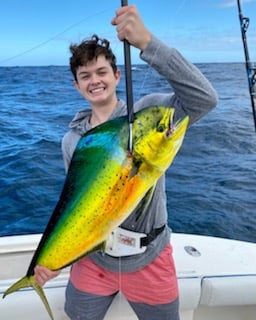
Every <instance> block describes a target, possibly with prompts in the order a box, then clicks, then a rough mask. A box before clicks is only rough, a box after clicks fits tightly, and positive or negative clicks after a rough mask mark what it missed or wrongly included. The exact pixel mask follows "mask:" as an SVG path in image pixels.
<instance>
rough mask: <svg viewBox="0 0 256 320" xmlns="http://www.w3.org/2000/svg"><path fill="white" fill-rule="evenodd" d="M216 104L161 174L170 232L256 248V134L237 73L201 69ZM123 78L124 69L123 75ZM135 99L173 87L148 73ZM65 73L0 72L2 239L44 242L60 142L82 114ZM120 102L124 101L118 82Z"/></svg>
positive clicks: (232, 68) (140, 78)
mask: <svg viewBox="0 0 256 320" xmlns="http://www.w3.org/2000/svg"><path fill="white" fill-rule="evenodd" d="M197 66H198V67H199V69H200V70H201V71H202V72H203V73H204V74H205V75H206V76H207V77H208V79H209V80H210V81H211V82H212V84H213V86H214V87H215V89H216V90H217V92H218V95H219V104H218V106H217V108H216V109H215V110H214V111H212V112H211V113H209V114H208V115H207V116H206V117H205V118H203V119H202V120H201V121H200V122H198V123H197V124H195V125H194V126H192V127H191V128H190V129H189V130H188V132H187V135H186V138H185V141H184V144H183V147H182V149H181V151H180V152H179V154H178V155H177V157H176V158H175V161H174V163H173V164H172V166H171V167H170V168H169V169H168V171H167V195H168V212H169V225H170V227H171V228H172V229H173V231H174V232H179V233H180V232H182V233H193V234H203V235H212V236H217V237H225V238H232V239H239V240H246V241H252V242H255V241H256V187H255V186H256V133H255V129H254V124H253V117H252V110H251V105H250V97H249V91H248V82H247V77H246V71H245V66H244V64H243V63H234V64H231V63H230V64H225V63H220V64H215V63H211V64H198V65H197ZM121 68H122V67H121ZM133 79H134V84H133V91H134V99H138V98H139V97H140V96H142V95H145V94H147V93H152V92H168V90H169V86H168V84H167V83H166V81H165V80H164V79H162V78H161V77H160V76H159V75H158V74H157V73H156V72H154V71H153V70H152V69H150V68H149V67H148V66H146V65H138V66H136V68H134V71H133ZM72 81H73V79H72V77H71V73H70V71H69V68H68V67H67V66H48V67H1V68H0V95H1V99H0V108H1V122H0V133H1V134H0V236H5V235H11V234H30V233H37V232H42V231H43V230H44V228H45V226H46V223H47V221H48V219H49V217H50V215H51V213H52V211H53V209H54V207H55V204H56V202H57V201H58V198H59V195H60V192H61V190H62V186H63V182H64V178H65V172H64V167H63V161H62V154H61V147H60V143H61V138H62V136H63V135H64V133H65V132H66V131H67V130H68V124H69V122H70V121H71V119H72V118H73V116H74V114H75V113H76V112H77V111H78V110H80V109H83V108H87V107H88V105H87V104H86V102H85V101H84V100H83V98H82V97H81V96H80V95H79V93H78V92H77V91H76V90H75V89H74V87H73V85H72ZM118 96H119V97H120V98H123V99H126V96H125V81H124V77H123V79H122V81H121V83H120V85H119V89H118Z"/></svg>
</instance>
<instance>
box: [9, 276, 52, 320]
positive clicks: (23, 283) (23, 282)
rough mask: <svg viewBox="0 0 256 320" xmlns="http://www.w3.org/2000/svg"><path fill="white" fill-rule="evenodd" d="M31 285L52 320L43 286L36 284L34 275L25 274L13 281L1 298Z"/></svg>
mask: <svg viewBox="0 0 256 320" xmlns="http://www.w3.org/2000/svg"><path fill="white" fill-rule="evenodd" d="M29 287H32V288H34V289H35V291H36V292H37V294H38V295H39V297H40V298H41V300H42V302H43V304H44V306H45V308H46V310H47V312H48V314H49V316H50V318H51V320H54V318H53V314H52V310H51V308H50V305H49V303H48V301H47V298H46V296H45V294H44V291H43V288H42V287H41V286H40V285H38V284H36V282H35V280H34V276H25V277H23V278H21V279H20V280H19V281H17V282H15V283H14V284H13V285H12V286H10V287H9V288H8V289H7V290H6V291H5V293H4V295H3V298H5V297H6V296H7V295H8V294H10V293H13V292H15V291H17V290H20V289H24V288H29Z"/></svg>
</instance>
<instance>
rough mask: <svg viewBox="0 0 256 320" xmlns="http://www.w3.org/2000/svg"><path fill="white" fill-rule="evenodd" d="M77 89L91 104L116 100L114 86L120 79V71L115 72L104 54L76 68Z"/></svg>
mask: <svg viewBox="0 0 256 320" xmlns="http://www.w3.org/2000/svg"><path fill="white" fill-rule="evenodd" d="M76 75H77V81H75V82H74V84H75V87H76V88H77V90H78V91H79V92H80V93H81V94H82V95H83V96H84V98H85V99H86V100H88V101H89V103H90V104H91V106H98V105H106V104H108V103H111V101H112V100H115V101H116V86H117V84H118V83H119V80H120V71H119V70H117V71H116V73H114V72H113V69H112V67H111V65H110V63H109V62H108V61H107V60H106V58H105V57H104V56H99V57H98V59H97V60H96V59H95V60H93V61H91V62H89V63H88V64H87V65H86V66H80V67H79V68H78V69H77V73H76Z"/></svg>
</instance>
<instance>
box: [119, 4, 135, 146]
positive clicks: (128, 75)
mask: <svg viewBox="0 0 256 320" xmlns="http://www.w3.org/2000/svg"><path fill="white" fill-rule="evenodd" d="M121 4H122V7H124V6H127V5H128V1H126V0H121ZM124 60H125V63H124V64H125V83H126V103H127V114H128V122H129V145H128V146H129V151H130V152H131V151H132V124H133V121H134V112H133V90H132V66H131V49H130V43H129V42H128V41H127V40H126V39H125V40H124Z"/></svg>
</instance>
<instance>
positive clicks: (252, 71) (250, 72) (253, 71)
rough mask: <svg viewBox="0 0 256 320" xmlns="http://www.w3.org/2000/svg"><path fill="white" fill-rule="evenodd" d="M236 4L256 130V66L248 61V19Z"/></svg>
mask: <svg viewBox="0 0 256 320" xmlns="http://www.w3.org/2000/svg"><path fill="white" fill-rule="evenodd" d="M237 6H238V13H239V20H240V26H241V35H242V41H243V46H244V55H245V62H246V63H245V65H246V71H247V78H248V85H249V92H250V98H251V105H252V112H253V119H254V126H255V131H256V87H255V85H256V66H255V64H253V63H251V61H250V57H249V50H248V45H247V37H246V32H247V30H248V28H249V23H250V19H249V18H247V17H244V16H243V14H242V9H241V4H240V0H237Z"/></svg>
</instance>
